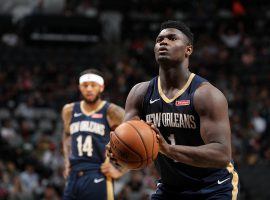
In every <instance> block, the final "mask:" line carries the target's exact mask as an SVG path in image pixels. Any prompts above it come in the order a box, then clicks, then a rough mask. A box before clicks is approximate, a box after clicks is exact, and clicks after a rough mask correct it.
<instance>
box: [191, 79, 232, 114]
mask: <svg viewBox="0 0 270 200" xmlns="http://www.w3.org/2000/svg"><path fill="white" fill-rule="evenodd" d="M193 99H194V100H193V101H194V105H195V107H197V108H198V109H204V108H208V107H212V106H215V105H216V104H221V105H225V104H227V100H226V97H225V95H224V94H223V93H222V92H221V91H220V90H219V89H218V88H216V87H215V86H213V85H212V84H211V83H209V82H203V83H202V84H201V85H200V86H199V87H198V88H197V89H196V90H195V92H194V97H193Z"/></svg>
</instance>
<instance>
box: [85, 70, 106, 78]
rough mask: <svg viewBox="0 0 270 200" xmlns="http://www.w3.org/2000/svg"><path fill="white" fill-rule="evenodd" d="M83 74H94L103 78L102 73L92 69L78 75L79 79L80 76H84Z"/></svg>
mask: <svg viewBox="0 0 270 200" xmlns="http://www.w3.org/2000/svg"><path fill="white" fill-rule="evenodd" d="M85 74H96V75H99V76H101V77H102V78H103V77H104V76H103V73H102V72H101V71H99V70H98V69H94V68H90V69H87V70H84V71H82V72H81V73H80V77H81V76H82V75H85Z"/></svg>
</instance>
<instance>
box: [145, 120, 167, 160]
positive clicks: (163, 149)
mask: <svg viewBox="0 0 270 200" xmlns="http://www.w3.org/2000/svg"><path fill="white" fill-rule="evenodd" d="M146 123H147V124H148V125H149V126H150V127H151V128H152V129H153V130H154V131H155V133H156V135H157V139H158V144H159V152H160V153H162V154H164V155H167V154H168V153H169V147H170V145H169V144H168V143H167V142H166V140H165V139H164V137H163V136H162V135H161V133H160V131H159V130H158V128H157V127H156V126H155V125H154V124H153V123H150V122H146Z"/></svg>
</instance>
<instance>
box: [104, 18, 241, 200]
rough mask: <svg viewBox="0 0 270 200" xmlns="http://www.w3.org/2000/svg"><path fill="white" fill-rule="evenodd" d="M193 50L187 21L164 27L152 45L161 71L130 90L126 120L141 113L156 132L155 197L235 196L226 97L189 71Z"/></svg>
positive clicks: (225, 199) (221, 199)
mask: <svg viewBox="0 0 270 200" xmlns="http://www.w3.org/2000/svg"><path fill="white" fill-rule="evenodd" d="M192 51H193V34H192V32H191V31H190V29H189V28H188V27H187V26H186V25H185V24H183V23H181V22H177V21H167V22H164V23H163V24H162V25H161V30H160V32H159V35H158V36H157V38H156V43H155V48H154V52H155V58H156V61H157V63H158V64H159V75H158V76H156V77H155V78H153V79H152V80H151V81H149V82H143V83H139V84H137V85H135V86H134V87H133V88H132V90H131V91H130V93H129V95H128V98H127V101H126V107H125V117H124V121H127V120H130V119H133V118H136V117H139V118H141V119H143V120H145V121H147V122H148V123H153V124H152V125H151V127H152V128H153V129H154V130H155V132H156V133H157V137H158V140H159V147H160V151H159V152H160V153H159V155H158V158H157V160H156V161H155V165H156V167H157V169H158V171H159V173H160V175H161V179H160V180H159V183H158V185H157V190H156V193H155V194H153V195H152V196H151V199H159V200H160V199H169V200H171V199H196V200H200V199H207V200H210V199H211V200H213V199H216V200H228V199H237V198H238V174H237V172H236V171H235V170H234V166H233V162H232V158H231V131H230V123H229V117H228V104H227V100H226V98H225V97H224V95H223V94H222V93H221V92H220V91H219V90H218V89H217V88H216V87H214V86H213V85H211V84H210V83H209V82H208V81H207V80H205V79H204V78H201V77H200V76H198V75H195V74H194V73H192V72H190V70H189V57H190V55H191V54H192ZM109 155H110V157H112V158H113V159H115V158H114V156H113V154H112V153H111V152H110V153H109Z"/></svg>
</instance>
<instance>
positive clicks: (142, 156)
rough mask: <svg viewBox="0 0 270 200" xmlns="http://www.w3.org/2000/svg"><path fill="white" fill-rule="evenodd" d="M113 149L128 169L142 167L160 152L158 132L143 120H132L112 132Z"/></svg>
mask: <svg viewBox="0 0 270 200" xmlns="http://www.w3.org/2000/svg"><path fill="white" fill-rule="evenodd" d="M110 145H111V151H112V153H113V154H114V156H115V158H116V159H117V161H118V163H119V164H120V165H122V166H124V167H127V168H128V169H133V170H137V169H142V168H145V167H147V166H148V165H150V164H151V163H152V162H153V161H154V160H155V159H156V157H157V154H158V149H159V148H158V147H159V146H158V140H157V137H156V133H155V131H154V130H152V129H151V127H150V126H149V125H148V124H146V123H145V122H143V121H140V120H131V121H127V122H124V123H122V124H121V125H119V126H118V127H117V128H116V129H115V131H114V132H111V139H110Z"/></svg>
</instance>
